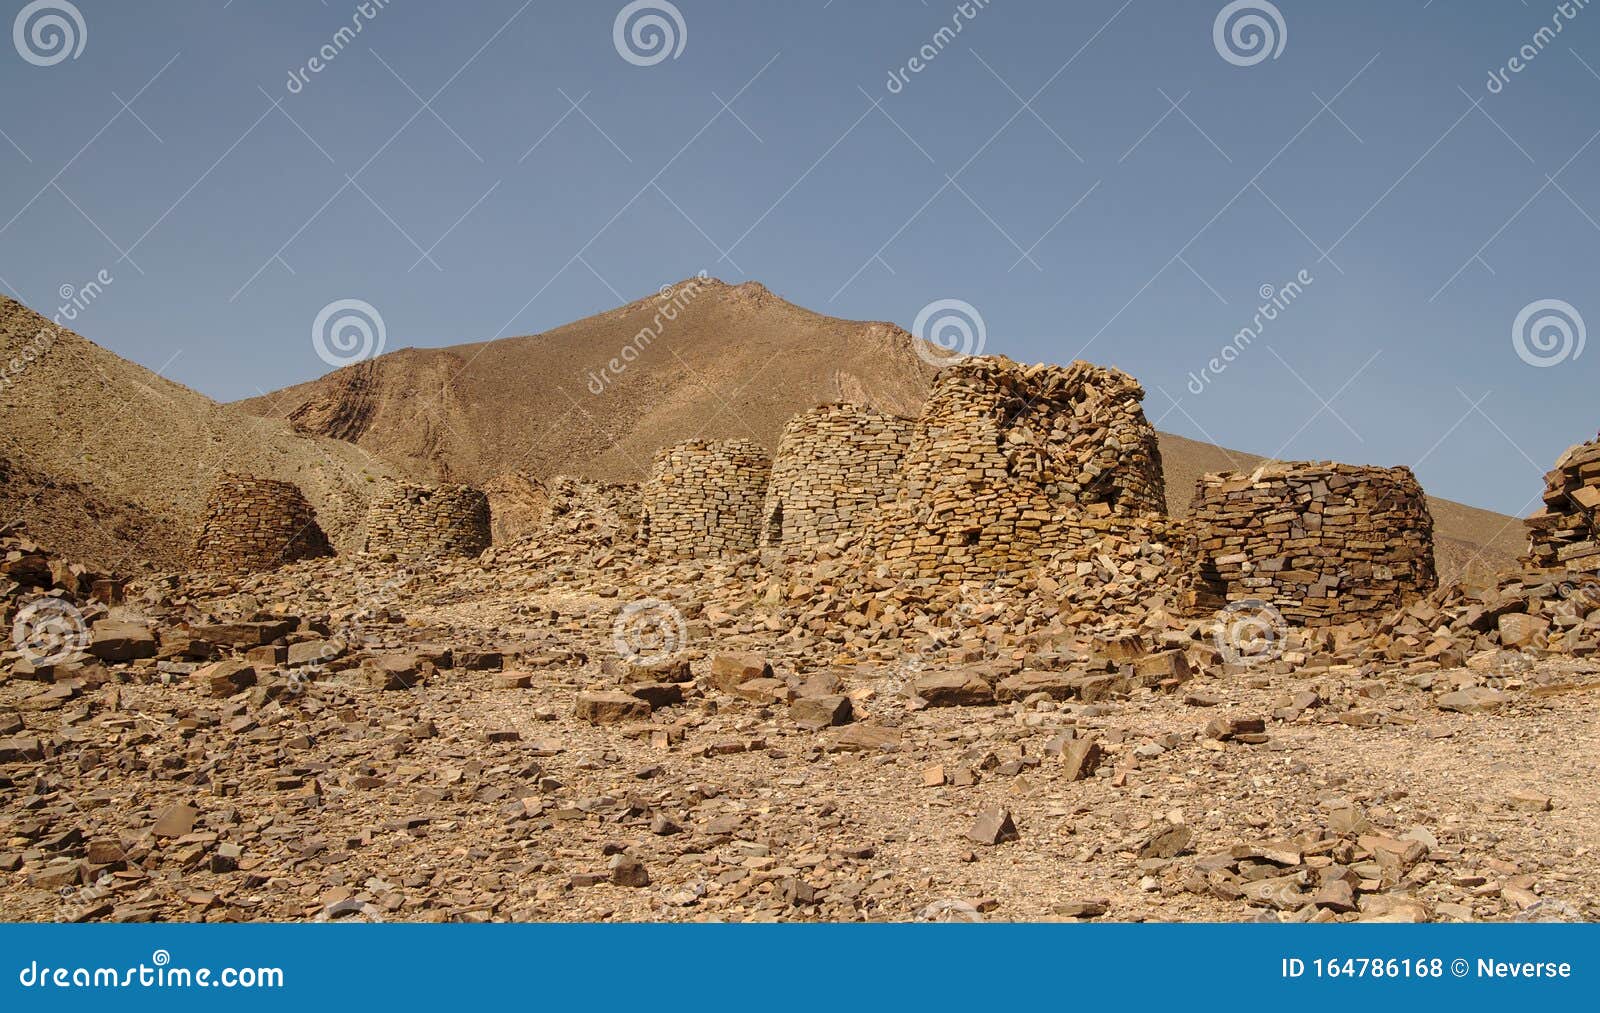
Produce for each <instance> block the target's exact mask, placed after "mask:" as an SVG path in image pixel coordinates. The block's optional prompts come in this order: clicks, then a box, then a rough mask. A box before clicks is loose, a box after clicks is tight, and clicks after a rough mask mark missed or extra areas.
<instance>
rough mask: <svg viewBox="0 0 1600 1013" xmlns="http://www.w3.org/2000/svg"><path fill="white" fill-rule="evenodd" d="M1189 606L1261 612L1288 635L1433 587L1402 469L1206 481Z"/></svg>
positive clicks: (1429, 531) (1412, 487)
mask: <svg viewBox="0 0 1600 1013" xmlns="http://www.w3.org/2000/svg"><path fill="white" fill-rule="evenodd" d="M1190 512H1191V517H1192V521H1193V523H1194V526H1195V541H1196V544H1195V546H1194V549H1193V551H1192V552H1191V553H1190V555H1191V558H1192V559H1193V562H1194V571H1193V575H1194V586H1193V593H1192V596H1191V599H1192V604H1193V605H1194V606H1195V607H1196V608H1200V609H1208V610H1209V609H1218V608H1223V607H1225V606H1227V605H1228V604H1230V603H1233V602H1240V601H1262V602H1265V603H1266V604H1268V605H1271V606H1272V607H1273V608H1275V609H1277V610H1278V611H1279V612H1280V613H1281V614H1282V615H1283V617H1284V618H1285V619H1286V620H1288V621H1289V622H1291V623H1294V624H1297V625H1304V626H1328V625H1336V624H1340V623H1346V622H1351V621H1355V620H1360V619H1365V618H1370V617H1376V616H1380V615H1383V614H1385V613H1388V612H1390V611H1391V610H1393V609H1396V608H1399V607H1402V606H1404V605H1406V604H1408V603H1410V602H1412V601H1414V600H1415V599H1416V598H1418V597H1419V596H1421V595H1423V594H1426V593H1428V592H1430V591H1432V590H1433V589H1434V588H1435V587H1436V586H1437V584H1438V579H1437V577H1436V576H1435V573H1434V564H1433V517H1432V515H1431V514H1429V512H1428V504H1427V500H1426V498H1425V497H1424V496H1423V493H1422V487H1421V486H1419V485H1418V484H1417V480H1416V476H1414V475H1413V474H1412V473H1411V469H1410V468H1370V467H1360V466H1356V465H1350V464H1337V463H1333V462H1318V463H1312V462H1292V463H1284V464H1270V465H1264V466H1262V467H1260V468H1257V469H1256V470H1255V471H1253V472H1251V473H1249V474H1239V473H1235V472H1226V473H1220V474H1210V475H1205V476H1202V477H1201V479H1200V481H1199V483H1198V484H1197V487H1196V491H1195V498H1194V503H1193V505H1192V507H1191V508H1190Z"/></svg>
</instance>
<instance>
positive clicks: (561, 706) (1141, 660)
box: [0, 502, 1600, 921]
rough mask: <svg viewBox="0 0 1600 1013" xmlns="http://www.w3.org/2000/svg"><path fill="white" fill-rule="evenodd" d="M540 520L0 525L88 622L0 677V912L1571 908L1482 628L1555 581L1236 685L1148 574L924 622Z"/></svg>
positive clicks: (679, 916)
mask: <svg viewBox="0 0 1600 1013" xmlns="http://www.w3.org/2000/svg"><path fill="white" fill-rule="evenodd" d="M564 509H565V511H566V512H565V513H564V514H563V515H562V516H560V517H559V519H557V520H555V521H552V522H551V526H550V527H549V528H547V529H546V532H545V533H544V534H543V535H542V536H539V537H530V538H528V539H525V540H524V541H522V542H519V543H516V544H514V545H511V546H505V547H496V548H493V549H490V550H489V551H487V552H486V553H484V554H483V556H482V557H480V558H478V559H475V560H461V561H455V562H446V563H431V564H428V565H426V566H422V567H417V566H408V565H406V564H404V563H400V562H396V561H393V560H390V561H385V560H383V559H381V558H356V559H343V558H339V559H324V560H314V561H308V562H302V563H296V564H293V565H290V566H287V567H284V568H282V569H280V570H276V571H273V572H270V573H264V574H253V575H247V576H220V575H189V576H182V577H180V576H174V575H166V576H154V577H148V578H141V579H138V580H135V581H133V582H131V583H127V584H123V583H121V582H118V581H110V580H106V579H103V578H100V577H99V576H98V575H96V574H92V573H87V572H85V571H84V570H83V568H82V567H72V566H70V565H69V564H67V563H66V562H65V561H62V560H59V559H56V558H53V557H51V556H49V555H48V554H47V553H45V552H44V551H43V550H41V549H40V548H39V547H37V546H36V545H34V544H33V543H32V542H30V541H29V540H28V539H27V537H26V536H25V535H24V534H22V533H20V532H15V531H13V532H10V533H9V534H8V535H7V536H6V538H5V542H4V545H3V550H4V560H5V563H4V572H5V574H6V575H7V578H8V579H9V582H10V583H9V586H11V587H12V591H11V594H12V595H13V596H14V598H17V597H28V598H32V599H34V600H38V592H39V590H40V589H41V588H42V587H49V586H53V587H54V590H53V592H51V594H50V595H48V597H49V598H50V599H51V600H55V601H60V602H63V603H66V602H72V603H75V604H74V607H75V608H78V609H81V612H82V615H83V616H84V617H85V624H86V625H85V627H84V628H83V629H81V630H75V629H74V628H70V627H67V628H63V630H64V633H65V635H66V636H68V637H69V638H70V637H72V636H74V635H81V642H77V643H73V642H68V643H66V644H64V645H63V649H64V650H69V651H74V653H72V654H71V655H70V656H67V657H64V658H63V659H62V660H61V661H60V663H58V664H55V665H53V666H52V665H45V666H40V667H34V666H31V665H26V664H23V663H19V662H17V661H15V660H13V661H12V662H11V664H10V665H9V671H8V674H7V677H6V678H5V679H4V681H3V682H0V713H3V714H4V715H5V716H4V718H3V720H4V722H5V725H4V727H3V728H0V732H3V734H4V739H3V741H0V825H3V826H4V828H5V832H4V840H3V841H0V872H3V875H4V877H5V879H4V883H3V888H0V915H3V916H4V917H6V918H8V919H30V920H32V919H37V920H66V921H98V920H110V921H142V920H153V919H174V920H197V921H232V920H255V919H345V918H360V919H368V920H422V921H441V920H444V921H492V920H507V919H510V920H529V919H543V920H592V919H598V920H608V919H626V920H704V919H717V920H791V919H794V920H881V919H894V920H922V919H931V920H980V919H981V920H1041V919H1042V920H1053V919H1070V920H1082V919H1114V920H1147V919H1148V920H1190V919H1202V920H1298V921H1307V920H1311V921H1330V920H1358V919H1359V920H1406V921H1412V920H1438V921H1470V920H1480V919H1482V920H1507V919H1521V920H1546V919H1555V920H1578V919H1593V918H1595V917H1596V916H1597V914H1600V875H1597V873H1596V871H1595V869H1596V863H1595V861H1594V857H1595V853H1596V848H1597V847H1600V808H1597V807H1600V800H1597V798H1596V795H1595V793H1594V790H1593V784H1592V767H1593V764H1592V757H1593V755H1594V753H1595V749H1596V746H1597V740H1600V721H1597V719H1596V709H1595V701H1596V694H1597V693H1600V665H1597V664H1596V663H1595V661H1594V660H1592V657H1587V656H1586V657H1577V656H1574V655H1572V654H1569V653H1565V652H1551V651H1549V650H1548V649H1547V648H1548V639H1547V637H1546V635H1545V633H1544V632H1543V630H1541V633H1540V636H1539V638H1538V643H1539V644H1541V645H1543V646H1535V644H1534V642H1533V641H1528V642H1525V643H1523V644H1521V645H1520V646H1516V647H1512V646H1504V645H1502V644H1501V643H1499V641H1500V640H1501V639H1505V640H1508V641H1514V640H1517V639H1520V637H1519V635H1515V634H1517V631H1518V628H1519V626H1518V623H1517V622H1515V621H1511V622H1507V621H1506V618H1505V617H1516V616H1522V617H1528V616H1529V615H1530V613H1531V614H1532V615H1533V616H1535V617H1537V616H1538V615H1539V613H1540V611H1541V609H1544V610H1547V611H1548V613H1549V614H1550V615H1554V616H1556V617H1557V618H1556V629H1558V630H1560V629H1566V630H1568V631H1575V632H1574V633H1573V634H1572V635H1571V639H1570V641H1569V643H1573V644H1576V643H1578V636H1577V633H1579V632H1581V633H1582V634H1583V635H1584V636H1586V637H1587V638H1588V644H1589V645H1590V646H1591V647H1592V644H1593V637H1594V630H1595V623H1596V619H1595V618H1589V619H1582V618H1579V619H1577V620H1576V622H1574V620H1573V619H1572V617H1573V616H1574V615H1578V616H1581V615H1582V614H1583V609H1585V608H1593V607H1595V606H1596V605H1597V604H1600V602H1596V601H1591V600H1588V599H1586V598H1584V597H1583V596H1582V595H1573V594H1572V593H1571V590H1570V588H1569V589H1568V590H1567V591H1566V592H1565V597H1563V596H1562V594H1561V593H1559V589H1557V588H1556V587H1555V586H1554V585H1552V584H1551V583H1550V582H1548V581H1546V582H1545V583H1544V584H1539V583H1536V582H1535V583H1529V584H1523V583H1516V582H1511V583H1509V584H1508V586H1507V587H1505V588H1496V589H1489V590H1485V591H1483V592H1482V593H1481V595H1480V597H1478V598H1476V599H1474V598H1472V597H1470V596H1468V597H1463V596H1462V595H1461V594H1460V593H1459V592H1455V593H1445V592H1441V593H1439V594H1437V595H1435V596H1434V598H1433V599H1430V600H1426V601H1423V602H1421V603H1419V604H1417V605H1415V606H1413V607H1412V608H1411V609H1410V610H1408V612H1407V613H1404V614H1402V615H1400V616H1397V617H1394V618H1392V619H1391V620H1389V621H1388V622H1387V623H1386V624H1385V629H1383V630H1380V631H1379V632H1375V633H1373V634H1372V635H1370V636H1368V637H1366V638H1364V639H1353V638H1350V637H1347V636H1345V635H1344V634H1343V633H1341V634H1340V635H1338V636H1335V635H1333V634H1328V633H1306V632H1303V631H1296V632H1292V633H1289V634H1288V635H1287V636H1286V637H1285V638H1284V639H1283V640H1281V641H1280V642H1278V643H1277V644H1276V645H1275V646H1274V647H1273V648H1272V650H1271V651H1270V652H1266V653H1261V652H1257V656H1256V657H1254V658H1245V659H1242V660H1240V659H1238V658H1237V657H1235V660H1231V661H1230V660H1228V657H1229V656H1230V655H1231V654H1233V652H1232V650H1231V649H1230V648H1229V647H1228V643H1227V642H1226V640H1225V637H1226V636H1228V635H1230V634H1228V633H1227V632H1226V631H1222V630H1219V629H1216V628H1214V627H1215V624H1214V623H1212V624H1207V623H1205V622H1197V621H1193V620H1184V619H1180V618H1178V617H1176V616H1175V615H1173V614H1172V613H1170V612H1168V611H1167V610H1166V607H1165V605H1164V603H1162V602H1161V601H1160V600H1158V597H1157V598H1153V597H1151V596H1150V595H1149V594H1148V589H1149V587H1150V586H1151V577H1152V576H1153V574H1152V571H1153V570H1159V569H1160V568H1161V567H1163V566H1164V565H1165V561H1164V560H1163V559H1162V558H1161V557H1160V555H1159V553H1152V552H1151V550H1150V549H1149V548H1148V547H1141V548H1132V547H1130V546H1127V545H1123V546H1120V547H1119V546H1113V545H1104V546H1097V547H1096V551H1092V552H1086V553H1084V554H1083V555H1084V560H1085V561H1086V562H1088V564H1089V568H1090V570H1092V571H1093V572H1092V573H1088V574H1085V578H1084V579H1083V580H1082V581H1081V582H1080V585H1081V586H1080V590H1077V591H1074V590H1071V589H1067V588H1064V587H1061V586H1058V585H1054V584H1053V583H1052V582H1051V581H1049V580H1047V579H1039V578H1034V579H1031V580H1028V581H1025V582H1023V583H1022V584H1020V585H1018V586H1017V587H1014V588H1009V589H997V588H992V587H990V588H964V589H954V590H952V591H950V592H949V593H948V594H946V595H945V596H944V597H943V598H942V599H941V600H929V599H930V598H931V597H932V596H930V595H927V594H923V595H921V596H920V597H919V595H918V594H916V593H915V592H913V593H910V594H908V593H907V592H906V591H905V590H904V589H896V588H894V587H884V588H879V589H876V590H873V589H856V590H849V589H846V588H844V586H843V582H842V581H838V580H836V578H837V577H838V572H837V571H838V567H839V563H838V557H839V556H840V555H841V553H842V552H843V548H844V547H841V548H840V549H839V550H835V549H833V548H832V547H830V549H829V550H828V551H826V552H823V553H821V554H819V555H818V557H816V558H813V559H811V560H810V561H808V562H807V563H806V564H805V565H800V564H791V565H790V566H789V567H788V568H781V567H780V568H773V567H770V566H764V565H763V564H762V561H761V560H760V558H759V557H758V556H755V555H751V556H747V557H742V558H731V559H722V560H715V561H680V562H663V561H660V560H655V559H651V558H649V557H648V554H644V553H640V552H638V551H637V550H635V549H632V548H631V547H629V546H628V545H627V544H626V540H625V539H624V538H623V537H622V535H621V534H620V533H619V530H618V525H619V520H618V518H617V517H616V516H615V515H613V514H610V513H608V512H607V511H606V510H605V509H604V508H603V506H601V507H594V505H593V504H592V503H591V504H589V505H588V507H585V506H584V505H581V504H580V505H578V506H576V507H574V505H573V504H572V503H570V502H569V503H567V504H566V506H565V508H564ZM1119 551H1121V552H1122V553H1123V554H1124V558H1120V559H1119V558H1117V555H1116V553H1117V552H1119ZM1076 569H1077V568H1075V570H1074V572H1076ZM1090 599H1093V600H1094V601H1095V608H1096V611H1097V613H1098V618H1097V619H1096V620H1095V621H1094V622H1091V623H1088V624H1085V625H1077V626H1071V627H1069V626H1067V625H1066V624H1063V623H1061V622H1060V619H1059V617H1060V616H1062V615H1067V614H1069V613H1070V612H1071V611H1072V609H1073V607H1074V606H1073V603H1074V601H1075V600H1076V601H1087V600H1090ZM1047 616H1048V617H1050V618H1048V619H1047V618H1045V617H1047ZM1485 617H1488V618H1487V619H1486V618H1485ZM1537 623H1539V624H1543V627H1544V628H1545V629H1548V627H1549V624H1548V622H1547V621H1546V620H1543V619H1538V620H1537ZM1480 630H1486V631H1488V632H1479V631H1480ZM1219 646H1220V648H1221V649H1220V650H1219ZM74 649H76V650H74Z"/></svg>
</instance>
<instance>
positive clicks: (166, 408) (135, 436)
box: [0, 298, 394, 570]
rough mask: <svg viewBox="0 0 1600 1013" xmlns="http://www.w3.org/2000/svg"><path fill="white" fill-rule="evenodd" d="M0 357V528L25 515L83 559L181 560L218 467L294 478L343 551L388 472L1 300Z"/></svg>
mask: <svg viewBox="0 0 1600 1013" xmlns="http://www.w3.org/2000/svg"><path fill="white" fill-rule="evenodd" d="M0 362H3V363H6V364H7V372H6V377H5V379H6V382H5V383H4V384H0V418H3V419H4V420H5V423H4V426H3V427H0V474H3V476H4V481H3V482H0V512H3V516H0V524H3V523H6V522H10V521H13V520H18V519H22V520H25V521H26V522H27V525H28V528H29V531H30V532H31V533H32V534H33V536H34V537H35V538H36V539H38V540H39V541H41V542H43V543H45V544H48V545H51V546H52V547H55V548H56V549H58V551H61V552H63V553H66V554H70V555H71V556H72V557H73V558H74V559H78V560H81V561H83V562H86V563H90V564H93V565H96V566H100V567H105V568H110V569H121V570H133V569H138V568H141V567H142V566H143V564H146V563H148V564H152V565H154V566H156V567H159V568H163V569H177V568H181V567H183V566H184V565H185V564H186V563H187V561H188V555H189V551H190V549H191V548H192V543H193V540H194V536H195V533H196V526H197V524H198V519H199V517H200V515H201V512H202V510H203V508H204V505H205V498H206V493H207V490H208V489H209V487H210V485H211V483H212V481H213V480H214V479H215V478H216V475H217V473H218V472H219V471H224V470H235V471H242V472H247V473H250V474H255V475H262V476H267V477H272V478H278V479H283V480H286V481H291V482H295V483H297V484H298V485H299V486H300V488H301V489H302V490H303V491H304V492H305V494H306V496H307V498H308V499H310V501H311V503H312V505H313V506H315V507H316V510H317V514H318V518H319V520H320V522H321V525H322V527H323V528H324V529H325V530H326V531H327V533H328V535H329V537H330V538H332V539H333V540H334V542H335V544H336V545H338V546H340V547H342V548H355V547H356V544H355V539H356V537H357V534H358V531H359V526H360V523H361V519H362V517H363V515H364V514H365V511H366V504H367V500H368V498H369V497H370V496H371V494H372V490H373V489H374V488H375V487H376V486H377V485H378V484H380V483H383V482H387V481H389V480H391V479H392V478H393V477H394V470H393V469H392V468H390V467H389V466H387V465H385V464H383V463H381V462H378V461H376V460H374V459H373V458H371V457H370V456H368V454H367V453H366V452H365V451H364V450H362V449H360V448H359V447H356V446H352V445H351V444H349V443H344V442H341V441H339V440H330V439H323V438H317V437H311V436H307V435H305V434H303V433H298V432H295V431H294V430H293V429H291V428H290V427H289V425H287V424H286V423H284V422H282V421H279V420H273V419H266V418H262V417H259V416H255V415H251V414H248V413H246V412H242V411H240V410H239V409H237V408H233V407H229V406H227V405H221V404H218V403H216V402H215V401H212V400H211V399H210V398H207V397H205V396H204V395H201V394H198V393H196V392H195V391H192V390H190V389H189V388H187V387H184V386H183V385H181V384H177V383H173V382H171V381H169V380H164V379H162V378H161V377H159V376H157V375H156V374H154V373H152V372H150V371H149V370H148V369H145V368H144V367H142V366H137V365H135V364H133V363H131V362H128V361H127V360H125V359H122V358H119V357H117V356H116V355H113V354H112V353H110V352H108V351H106V350H105V349H103V348H101V347H99V346H98V345H96V344H94V343H93V342H91V341H89V340H87V339H85V338H83V337H80V336H79V335H77V334H74V333H73V332H71V331H68V330H65V329H63V328H59V327H56V326H55V325H54V324H52V323H51V322H50V321H48V320H46V319H45V318H44V317H42V316H40V315H39V314H37V313H35V312H33V311H32V310H30V309H28V308H27V307H26V306H23V305H22V304H21V303H18V302H16V301H14V300H11V299H5V298H0ZM13 362H15V363H17V364H18V368H15V369H13V368H12V367H11V365H10V364H12V363H13Z"/></svg>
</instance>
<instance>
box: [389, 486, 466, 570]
mask: <svg viewBox="0 0 1600 1013" xmlns="http://www.w3.org/2000/svg"><path fill="white" fill-rule="evenodd" d="M489 542H490V527H489V497H487V496H485V495H484V494H483V492H482V491H481V490H478V489H474V488H472V487H471V486H467V485H444V486H438V487H430V486H424V485H415V484H413V483H409V482H402V483H399V484H397V485H396V486H395V487H394V489H392V490H391V491H390V492H389V493H387V494H386V495H382V496H377V497H374V498H373V500H372V506H371V507H370V508H369V509H368V510H367V540H366V551H367V552H375V553H393V554H394V555H395V556H396V557H398V558H400V559H423V558H427V557H430V556H476V555H478V554H479V553H480V552H482V551H483V550H484V549H487V548H488V547H489Z"/></svg>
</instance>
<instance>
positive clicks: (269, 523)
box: [195, 472, 333, 571]
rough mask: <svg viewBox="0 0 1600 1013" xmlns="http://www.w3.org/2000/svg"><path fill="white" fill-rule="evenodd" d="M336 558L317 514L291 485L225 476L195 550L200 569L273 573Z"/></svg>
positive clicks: (209, 502)
mask: <svg viewBox="0 0 1600 1013" xmlns="http://www.w3.org/2000/svg"><path fill="white" fill-rule="evenodd" d="M331 555H333V546H332V545H330V544H329V542H328V537H327V535H325V534H323V532H322V529H321V528H320V527H318V526H317V515H316V511H315V510H313V509H312V508H311V504H310V503H309V502H307V501H306V498H305V496H304V495H303V494H302V493H301V492H300V489H299V487H298V486H296V485H295V484H294V483H293V482H279V481H276V480H274V479H270V478H256V477H254V476H251V475H239V474H235V473H232V472H224V473H223V474H222V475H221V476H220V477H219V478H218V479H217V481H216V483H215V484H214V485H213V486H212V489H211V495H210V497H209V499H208V500H207V501H206V512H205V519H204V521H203V522H202V525H201V529H200V535H199V539H198V541H197V543H196V546H195V565H196V566H197V567H199V568H200V569H202V570H218V571H241V570H242V571H249V570H270V569H274V568H275V567H279V566H282V565H284V564H285V563H292V562H294V561H296V560H301V559H315V558H317V557H319V556H331Z"/></svg>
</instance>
